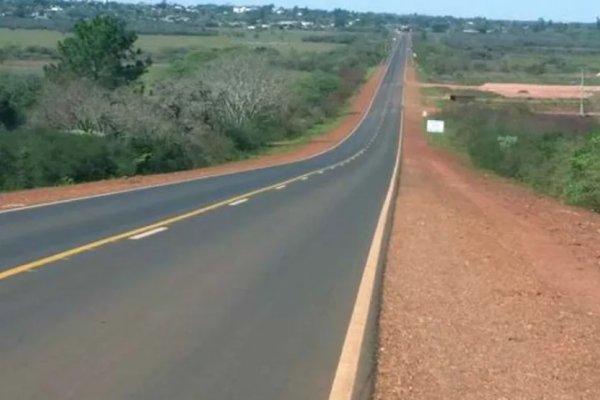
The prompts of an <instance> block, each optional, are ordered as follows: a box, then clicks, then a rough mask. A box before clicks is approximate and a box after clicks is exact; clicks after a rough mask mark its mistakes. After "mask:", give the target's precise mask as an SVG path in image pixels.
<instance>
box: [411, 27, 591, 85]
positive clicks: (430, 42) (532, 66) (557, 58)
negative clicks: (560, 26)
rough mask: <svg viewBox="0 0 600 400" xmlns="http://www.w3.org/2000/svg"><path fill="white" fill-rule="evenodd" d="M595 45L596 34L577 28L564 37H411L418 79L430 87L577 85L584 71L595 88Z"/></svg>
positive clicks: (498, 34) (524, 34)
mask: <svg viewBox="0 0 600 400" xmlns="http://www.w3.org/2000/svg"><path fill="white" fill-rule="evenodd" d="M588 36H590V37H592V38H593V39H594V38H595V40H592V41H590V40H589V37H588ZM599 41H600V33H599V32H595V31H590V32H588V31H587V30H583V29H582V30H580V31H572V32H568V33H556V32H537V33H536V32H522V33H520V34H517V33H506V32H494V33H488V34H463V33H460V32H447V33H442V34H434V33H427V35H415V52H416V53H417V56H418V59H417V62H418V63H419V66H420V69H421V77H422V78H424V79H426V80H427V81H430V82H445V83H461V84H468V85H480V84H483V83H487V82H498V83H539V84H567V85H578V84H579V83H580V80H581V72H582V71H584V73H585V76H586V82H587V84H589V85H600V77H599V76H597V75H598V74H599V73H600V46H599V45H598V43H600V42H599ZM575 44H579V45H578V46H576V45H575Z"/></svg>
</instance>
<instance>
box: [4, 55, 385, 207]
mask: <svg viewBox="0 0 600 400" xmlns="http://www.w3.org/2000/svg"><path fill="white" fill-rule="evenodd" d="M384 72H385V68H384V67H383V66H381V67H379V68H378V69H377V70H376V72H375V73H374V74H373V75H372V76H371V78H370V79H369V80H368V81H367V82H366V83H365V84H364V85H363V86H362V87H361V88H360V90H359V91H358V93H357V94H356V95H355V96H354V97H353V98H352V100H351V107H350V112H349V114H348V115H347V116H346V117H345V118H343V120H342V121H341V123H340V124H339V125H338V126H337V127H336V128H335V129H332V130H331V131H329V132H326V133H324V134H322V135H319V136H316V137H314V138H313V139H312V140H310V141H309V142H308V143H306V144H304V145H301V146H298V147H296V148H293V149H291V150H288V151H282V152H278V153H273V154H270V155H265V156H262V157H257V158H255V159H251V160H244V161H239V162H232V163H227V164H222V165H216V166H212V167H208V168H201V169H196V170H190V171H181V172H175V173H169V174H158V175H144V176H135V177H131V178H119V179H111V180H104V181H98V182H90V183H83V184H77V185H70V186H59V187H46V188H39V189H31V190H23V191H18V192H10V193H0V209H9V208H17V207H23V206H26V205H33V204H40V203H46V202H53V201H60V200H68V199H73V198H78V197H83V196H92V195H99V194H104V193H111V192H117V191H121V190H128V189H133V188H139V187H144V186H150V185H158V184H163V183H169V182H177V181H182V180H186V179H193V178H200V177H205V176H212V175H220V174H227V173H233V172H240V171H247V170H252V169H256V168H262V167H268V166H274V165H279V164H285V163H289V162H292V161H295V160H300V159H303V158H306V157H310V156H313V155H316V154H318V153H320V152H322V151H326V150H328V149H330V148H332V147H333V146H335V145H336V144H338V143H339V142H340V141H342V140H343V139H344V138H346V137H347V136H348V135H349V134H350V133H351V132H352V131H353V129H354V128H355V127H356V126H357V124H358V123H359V121H360V120H361V118H362V116H363V115H364V113H365V112H366V111H367V108H368V106H369V104H370V102H371V99H372V98H373V96H374V94H375V92H376V90H377V87H378V86H379V82H380V81H381V79H382V78H383V74H384Z"/></svg>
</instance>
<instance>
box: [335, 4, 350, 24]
mask: <svg viewBox="0 0 600 400" xmlns="http://www.w3.org/2000/svg"><path fill="white" fill-rule="evenodd" d="M347 23H348V11H345V10H342V9H340V8H336V9H335V10H333V26H334V27H336V28H344V27H345V26H346V24H347Z"/></svg>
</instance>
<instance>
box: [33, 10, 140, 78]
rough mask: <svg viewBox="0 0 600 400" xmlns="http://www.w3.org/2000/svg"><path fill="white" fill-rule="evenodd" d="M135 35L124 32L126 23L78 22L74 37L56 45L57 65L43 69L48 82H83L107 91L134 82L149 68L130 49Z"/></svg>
mask: <svg viewBox="0 0 600 400" xmlns="http://www.w3.org/2000/svg"><path fill="white" fill-rule="evenodd" d="M136 40H137V35H136V34H135V33H134V32H131V31H128V30H127V29H126V28H125V22H124V21H122V20H120V19H117V18H114V17H111V16H98V17H96V18H94V19H93V20H91V21H81V22H79V23H77V24H76V25H75V27H74V35H73V37H70V38H67V39H65V40H64V41H62V42H60V43H59V44H58V60H59V61H58V63H57V64H53V65H50V66H49V67H47V68H46V69H45V71H46V73H47V75H49V77H51V78H67V79H68V78H70V77H73V76H74V77H77V78H85V79H89V80H91V81H93V82H96V83H98V84H100V85H102V86H104V87H107V88H115V87H117V86H121V85H124V84H127V83H129V82H131V81H134V80H136V79H137V78H138V77H139V76H141V75H142V74H144V73H145V72H146V70H147V68H148V66H149V65H150V64H151V62H152V61H151V60H150V58H146V59H145V60H144V59H143V58H142V51H141V50H140V49H135V48H134V47H133V45H134V43H135V41H136Z"/></svg>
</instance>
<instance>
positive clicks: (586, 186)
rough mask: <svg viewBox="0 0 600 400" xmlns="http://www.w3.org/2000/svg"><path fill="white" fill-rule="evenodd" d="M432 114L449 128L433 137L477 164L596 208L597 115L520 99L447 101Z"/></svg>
mask: <svg viewBox="0 0 600 400" xmlns="http://www.w3.org/2000/svg"><path fill="white" fill-rule="evenodd" d="M436 117H439V118H441V119H444V120H446V121H447V125H448V127H449V131H448V132H447V134H446V135H445V136H444V137H437V138H435V139H434V140H435V141H437V142H438V143H440V142H442V141H443V144H445V145H448V146H450V147H451V148H453V149H455V150H457V151H460V152H462V153H465V154H467V155H468V156H469V158H470V160H471V161H472V163H473V164H474V165H475V166H476V167H479V168H483V169H487V170H490V171H493V172H495V173H497V174H498V175H501V176H504V177H507V178H512V179H516V180H518V181H520V182H523V183H525V184H527V185H529V186H531V187H532V188H534V189H535V190H537V191H539V192H541V193H545V194H548V195H550V196H554V197H557V198H560V199H562V200H564V201H565V202H567V203H568V204H572V205H577V206H582V207H587V208H591V209H593V210H595V211H599V212H600V123H599V122H598V121H596V120H594V119H591V118H588V119H581V118H579V117H577V116H572V117H564V116H553V115H540V114H535V113H533V112H531V111H530V110H529V109H528V108H527V107H525V106H518V105H513V106H508V107H500V108H491V107H489V106H481V105H480V106H474V105H449V106H447V107H446V108H445V109H444V111H443V112H441V113H440V114H439V115H437V116H436Z"/></svg>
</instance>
